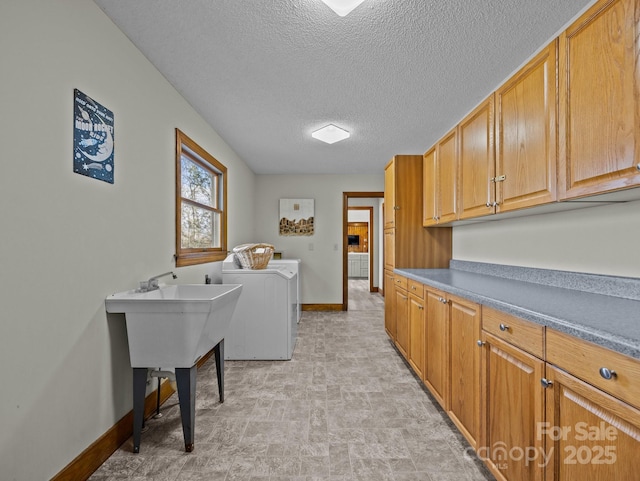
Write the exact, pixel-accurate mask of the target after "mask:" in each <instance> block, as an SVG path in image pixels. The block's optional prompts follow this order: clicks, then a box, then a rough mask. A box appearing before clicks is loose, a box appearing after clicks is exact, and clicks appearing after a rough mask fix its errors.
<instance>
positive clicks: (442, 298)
mask: <svg viewBox="0 0 640 481" xmlns="http://www.w3.org/2000/svg"><path fill="white" fill-rule="evenodd" d="M438 300H439V301H440V302H442V303H443V304H446V303H447V302H449V301H447V300H446V299H445V298H444V297H438Z"/></svg>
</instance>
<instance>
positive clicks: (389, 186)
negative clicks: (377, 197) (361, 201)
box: [383, 160, 396, 229]
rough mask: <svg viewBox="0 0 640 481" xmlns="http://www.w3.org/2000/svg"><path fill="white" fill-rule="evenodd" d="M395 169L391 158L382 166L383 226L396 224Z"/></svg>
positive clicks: (387, 226) (387, 227) (388, 226)
mask: <svg viewBox="0 0 640 481" xmlns="http://www.w3.org/2000/svg"><path fill="white" fill-rule="evenodd" d="M395 214H396V169H395V164H394V161H393V160H391V162H389V163H388V164H387V166H386V167H385V168H384V209H383V215H384V228H385V229H389V228H391V227H395V225H396V215H395Z"/></svg>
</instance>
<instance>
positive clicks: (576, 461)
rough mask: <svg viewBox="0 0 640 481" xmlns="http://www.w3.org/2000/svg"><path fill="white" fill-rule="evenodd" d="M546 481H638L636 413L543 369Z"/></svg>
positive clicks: (568, 377)
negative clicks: (544, 377)
mask: <svg viewBox="0 0 640 481" xmlns="http://www.w3.org/2000/svg"><path fill="white" fill-rule="evenodd" d="M545 383H546V384H547V386H548V388H547V390H546V404H547V407H546V420H545V422H544V424H543V425H542V429H541V434H542V435H543V438H544V439H545V442H546V455H547V458H548V462H547V463H546V479H548V480H554V481H570V480H582V479H589V480H602V481H605V480H618V479H619V480H623V479H624V480H625V481H637V480H640V462H639V459H638V455H639V454H640V411H638V409H636V408H634V407H632V406H630V405H629V404H626V403H624V402H622V401H620V400H618V399H616V398H614V397H613V396H610V395H608V394H606V393H605V392H603V391H601V390H599V389H596V388H595V387H593V386H591V385H590V384H587V383H586V382H584V381H581V380H580V379H578V378H577V377H574V376H572V375H571V374H568V373H566V372H564V371H562V370H560V369H558V368H557V367H555V366H551V365H547V373H546V379H545Z"/></svg>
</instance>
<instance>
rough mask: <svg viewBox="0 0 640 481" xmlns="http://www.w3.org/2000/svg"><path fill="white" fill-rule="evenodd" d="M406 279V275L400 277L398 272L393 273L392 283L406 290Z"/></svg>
mask: <svg viewBox="0 0 640 481" xmlns="http://www.w3.org/2000/svg"><path fill="white" fill-rule="evenodd" d="M407 281H408V279H407V278H406V277H402V276H400V275H398V274H394V275H393V283H394V284H395V285H396V287H399V288H400V289H404V290H405V291H406V290H407Z"/></svg>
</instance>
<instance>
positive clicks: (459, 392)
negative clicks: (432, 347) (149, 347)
mask: <svg viewBox="0 0 640 481" xmlns="http://www.w3.org/2000/svg"><path fill="white" fill-rule="evenodd" d="M480 314H481V309H480V306H479V305H478V304H476V303H474V302H470V301H467V300H465V299H462V298H459V297H456V296H449V337H450V339H451V343H450V359H451V363H450V365H451V378H450V379H451V381H450V385H451V401H450V403H449V416H450V417H451V419H452V421H453V422H454V423H455V424H456V426H457V427H458V429H460V431H461V432H462V434H464V435H465V437H466V438H467V440H468V441H469V443H470V444H471V446H473V448H474V449H477V447H478V441H479V439H478V438H479V435H480V365H481V364H480V363H481V349H480V347H479V346H478V339H480V321H481V318H480V317H481V316H480Z"/></svg>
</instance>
